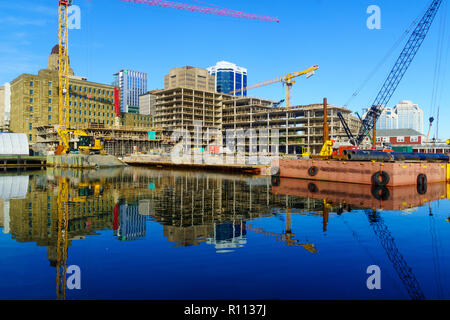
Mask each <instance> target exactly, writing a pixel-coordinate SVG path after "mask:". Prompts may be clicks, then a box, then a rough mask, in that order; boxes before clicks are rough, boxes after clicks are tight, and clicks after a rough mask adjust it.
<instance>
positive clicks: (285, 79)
mask: <svg viewBox="0 0 450 320" xmlns="http://www.w3.org/2000/svg"><path fill="white" fill-rule="evenodd" d="M317 69H319V66H318V65H314V66H312V67H310V68H308V69H305V70H303V71H299V72H292V73H288V74H287V75H284V76H281V77H278V78H275V79H272V80H267V81H263V82H259V83H256V84H253V85H251V86H248V87H245V88H241V89H238V90H234V91H231V92H229V93H228V94H235V93H239V92H242V91H248V90H251V89H255V88H260V87H264V86H268V85H270V84H273V83H278V82H281V83H283V85H286V107H287V108H290V107H291V106H292V86H293V85H294V84H295V81H294V80H293V79H295V78H297V77H300V76H302V75H306V78H309V77H311V76H312V75H314V73H315V71H316V70H317Z"/></svg>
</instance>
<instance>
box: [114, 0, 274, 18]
mask: <svg viewBox="0 0 450 320" xmlns="http://www.w3.org/2000/svg"><path fill="white" fill-rule="evenodd" d="M121 1H125V2H133V3H141V4H147V5H150V6H156V7H165V8H172V9H178V10H187V11H194V12H201V13H208V14H215V15H220V16H228V17H236V18H243V19H253V20H260V21H268V22H277V23H278V22H280V20H279V19H278V18H277V17H270V16H263V15H258V14H250V13H245V12H240V11H236V10H230V9H225V8H211V7H203V6H196V5H191V4H185V3H179V2H172V1H164V0H121Z"/></svg>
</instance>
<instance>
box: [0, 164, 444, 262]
mask: <svg viewBox="0 0 450 320" xmlns="http://www.w3.org/2000/svg"><path fill="white" fill-rule="evenodd" d="M59 177H65V178H66V180H67V181H68V183H69V195H68V199H67V202H68V212H69V213H68V223H67V231H68V243H67V246H68V247H70V245H71V242H72V241H74V240H78V239H83V238H85V237H86V236H87V235H95V234H98V233H100V232H111V235H112V236H113V237H115V238H117V239H118V240H120V241H131V240H139V239H143V238H145V237H146V235H147V232H148V231H147V222H148V221H155V222H157V223H159V224H161V225H162V226H163V236H164V237H165V238H166V239H167V240H168V241H169V242H172V243H174V245H176V246H195V245H199V244H201V243H205V244H207V245H211V246H213V247H214V248H215V250H216V252H229V251H232V250H236V249H238V248H240V247H242V246H245V245H246V243H247V233H248V232H249V231H252V232H253V231H254V230H257V228H256V227H254V226H252V222H251V221H252V220H254V219H257V218H261V217H273V216H277V215H280V214H285V215H286V219H287V220H290V219H291V218H290V214H292V213H301V214H308V215H317V216H320V217H321V218H322V220H323V229H324V231H326V230H327V223H328V218H329V214H330V213H331V212H336V213H338V214H341V213H343V212H344V211H351V210H352V209H356V208H383V209H387V210H406V209H408V208H412V207H417V206H420V205H423V204H424V203H425V202H427V201H434V200H439V199H442V198H447V196H448V195H447V186H446V184H432V185H431V184H430V185H429V186H428V189H427V192H426V193H425V194H417V192H418V191H417V189H416V188H414V187H412V188H411V187H404V188H403V187H402V188H396V189H389V190H388V192H389V196H388V197H387V198H386V195H385V194H383V193H381V195H382V199H380V197H377V195H380V193H379V192H378V191H377V192H378V193H374V190H372V189H371V188H370V186H360V185H358V186H352V185H348V184H346V185H345V186H342V185H338V184H336V183H334V184H333V183H326V182H314V183H312V182H310V181H303V180H296V179H281V180H280V183H279V185H278V186H272V185H271V181H270V178H268V177H251V176H242V175H224V174H214V173H202V172H195V171H191V172H187V171H168V170H146V169H141V168H131V167H127V168H120V169H107V170H92V171H90V170H84V171H76V170H62V169H59V170H57V169H47V171H45V172H44V173H43V174H42V173H41V172H39V173H36V174H32V175H30V176H28V175H16V176H0V199H1V200H0V227H2V229H3V232H4V233H10V234H11V237H12V238H13V239H15V240H16V241H18V242H34V243H36V244H37V245H38V246H45V247H47V253H48V259H49V261H50V264H51V265H55V261H56V254H57V249H56V246H57V240H58V239H57V235H58V202H57V196H58V183H59V179H58V178H59ZM287 212H288V213H289V215H288V214H287ZM288 222H291V221H286V228H285V233H284V234H281V233H279V234H277V235H274V234H272V235H273V236H276V237H277V239H280V240H283V241H285V242H286V243H288V244H289V243H293V241H294V239H293V238H292V237H291V236H290V235H289V233H290V232H291V231H292V230H291V227H292V226H291V225H289V224H288ZM259 231H261V233H267V232H266V231H265V230H259ZM298 245H302V246H304V247H305V248H307V250H309V251H311V252H314V248H312V247H311V246H310V245H309V244H308V243H303V244H300V243H298ZM308 245H309V246H308Z"/></svg>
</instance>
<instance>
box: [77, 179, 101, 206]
mask: <svg viewBox="0 0 450 320" xmlns="http://www.w3.org/2000/svg"><path fill="white" fill-rule="evenodd" d="M101 195H103V185H102V183H101V182H93V183H89V182H80V183H79V184H78V197H74V198H72V199H71V200H70V202H74V203H80V202H86V200H87V198H88V197H92V196H94V197H98V196H101Z"/></svg>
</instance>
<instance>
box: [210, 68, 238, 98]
mask: <svg viewBox="0 0 450 320" xmlns="http://www.w3.org/2000/svg"><path fill="white" fill-rule="evenodd" d="M208 72H209V74H210V75H212V76H215V78H216V91H217V92H221V93H227V94H231V92H233V91H235V90H239V89H242V88H246V87H247V69H245V68H242V67H238V66H237V65H235V64H234V63H231V62H227V61H219V62H217V64H216V65H215V66H213V67H210V68H208ZM233 95H234V96H247V91H240V92H237V93H233Z"/></svg>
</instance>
